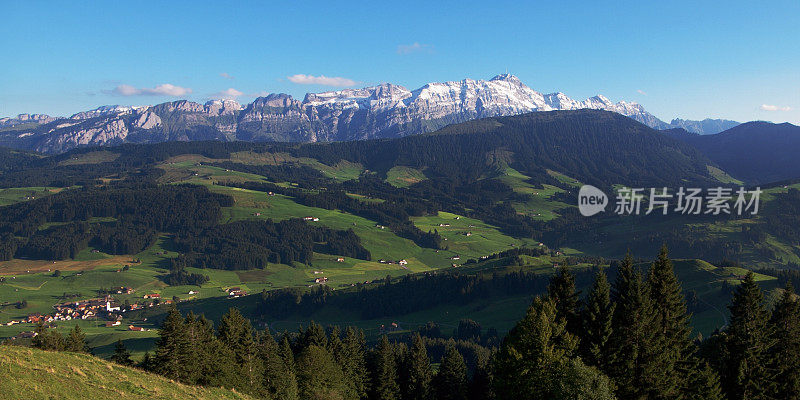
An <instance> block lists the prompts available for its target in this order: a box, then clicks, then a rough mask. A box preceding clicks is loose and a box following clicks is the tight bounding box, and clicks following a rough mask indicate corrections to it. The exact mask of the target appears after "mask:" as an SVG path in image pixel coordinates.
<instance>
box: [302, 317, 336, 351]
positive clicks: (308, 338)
mask: <svg viewBox="0 0 800 400" xmlns="http://www.w3.org/2000/svg"><path fill="white" fill-rule="evenodd" d="M297 336H298V338H297V342H296V343H295V345H296V346H297V349H298V351H299V350H302V349H304V348H306V347H308V346H312V345H314V346H319V347H326V348H327V347H328V336H327V335H326V334H325V328H323V327H322V325H320V324H317V323H316V322H314V321H311V323H310V324H308V328H307V329H305V330H303V327H302V326H301V327H300V330H299V332H298V335H297Z"/></svg>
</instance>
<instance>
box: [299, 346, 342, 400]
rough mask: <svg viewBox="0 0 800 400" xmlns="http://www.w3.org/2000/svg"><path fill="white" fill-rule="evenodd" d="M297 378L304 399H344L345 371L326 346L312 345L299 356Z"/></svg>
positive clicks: (301, 396)
mask: <svg viewBox="0 0 800 400" xmlns="http://www.w3.org/2000/svg"><path fill="white" fill-rule="evenodd" d="M297 378H298V379H297V380H298V389H299V394H300V398H302V399H342V398H344V394H345V391H346V390H347V387H346V385H345V382H344V379H345V378H344V373H343V372H342V370H341V368H339V366H338V365H336V360H334V359H333V355H331V353H330V352H329V351H328V350H327V349H326V348H324V347H320V346H317V345H314V344H312V345H310V346H308V347H306V348H305V349H303V350H302V352H301V353H300V355H299V356H298V357H297Z"/></svg>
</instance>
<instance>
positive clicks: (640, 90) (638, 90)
mask: <svg viewBox="0 0 800 400" xmlns="http://www.w3.org/2000/svg"><path fill="white" fill-rule="evenodd" d="M636 93H639V94H640V95H642V96H647V92H645V91H644V90H642V89H637V90H636Z"/></svg>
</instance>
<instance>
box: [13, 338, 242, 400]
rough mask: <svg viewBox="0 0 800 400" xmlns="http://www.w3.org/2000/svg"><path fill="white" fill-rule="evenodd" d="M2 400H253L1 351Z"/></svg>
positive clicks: (93, 364) (38, 353) (100, 365)
mask: <svg viewBox="0 0 800 400" xmlns="http://www.w3.org/2000/svg"><path fill="white" fill-rule="evenodd" d="M0 370H2V371H3V379H0V399H111V398H114V399H154V398H157V399H189V398H191V399H249V398H250V397H248V396H245V395H242V394H239V393H235V392H232V391H230V390H226V389H217V388H202V387H197V386H187V385H183V384H180V383H176V382H174V381H171V380H169V379H166V378H164V377H161V376H158V375H154V374H150V373H147V372H144V371H141V370H137V369H134V368H127V367H123V366H120V365H117V364H113V363H110V362H107V361H104V360H102V359H99V358H96V357H93V356H90V355H87V354H75V353H65V352H49V351H42V350H36V349H31V348H27V347H19V346H2V347H0Z"/></svg>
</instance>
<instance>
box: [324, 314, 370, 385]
mask: <svg viewBox="0 0 800 400" xmlns="http://www.w3.org/2000/svg"><path fill="white" fill-rule="evenodd" d="M328 345H329V347H330V348H331V352H332V353H333V357H334V359H336V362H337V363H338V364H339V366H340V367H341V368H342V372H343V373H344V376H345V379H346V385H347V396H346V397H347V398H354V399H361V398H364V397H366V395H367V383H368V382H367V377H368V372H367V366H366V356H365V354H364V346H365V343H364V332H362V331H361V330H359V329H356V328H353V327H347V329H346V330H345V333H344V337H343V338H342V337H340V334H339V329H338V327H334V329H333V330H332V332H331V337H330V339H329V340H328Z"/></svg>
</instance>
